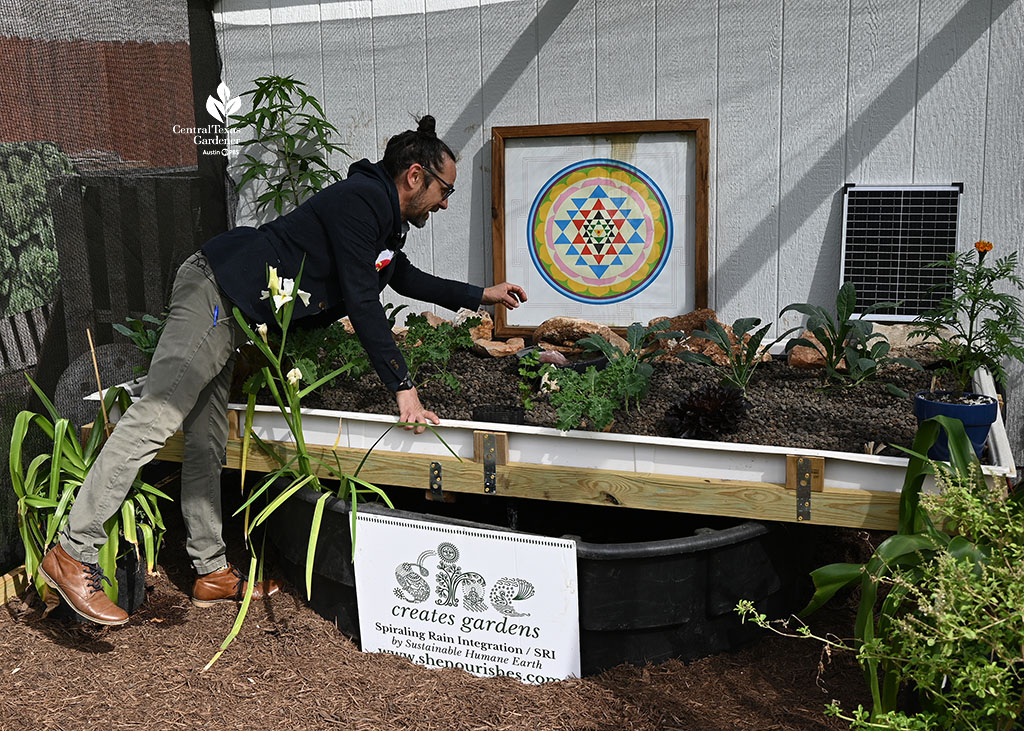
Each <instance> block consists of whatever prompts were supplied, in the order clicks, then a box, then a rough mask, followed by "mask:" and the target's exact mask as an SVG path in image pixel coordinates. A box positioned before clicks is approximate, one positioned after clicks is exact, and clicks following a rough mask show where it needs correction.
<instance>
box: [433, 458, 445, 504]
mask: <svg viewBox="0 0 1024 731" xmlns="http://www.w3.org/2000/svg"><path fill="white" fill-rule="evenodd" d="M443 498H444V494H443V493H442V492H441V463H440V462H431V463H430V499H431V500H442V499H443Z"/></svg>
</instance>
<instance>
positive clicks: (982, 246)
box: [974, 241, 992, 254]
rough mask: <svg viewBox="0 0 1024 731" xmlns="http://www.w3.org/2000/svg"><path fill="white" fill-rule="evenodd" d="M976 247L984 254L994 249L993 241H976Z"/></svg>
mask: <svg viewBox="0 0 1024 731" xmlns="http://www.w3.org/2000/svg"><path fill="white" fill-rule="evenodd" d="M974 248H975V249H977V250H978V253H979V254H984V253H986V252H989V251H992V242H991V241H975V242H974Z"/></svg>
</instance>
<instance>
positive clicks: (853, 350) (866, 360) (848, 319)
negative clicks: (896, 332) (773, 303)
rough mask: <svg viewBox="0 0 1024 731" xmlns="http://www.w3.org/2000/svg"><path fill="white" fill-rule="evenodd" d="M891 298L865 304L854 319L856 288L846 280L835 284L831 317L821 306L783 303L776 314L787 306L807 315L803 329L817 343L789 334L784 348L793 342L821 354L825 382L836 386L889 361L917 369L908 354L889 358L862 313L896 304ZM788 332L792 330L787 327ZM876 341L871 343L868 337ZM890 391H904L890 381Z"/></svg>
mask: <svg viewBox="0 0 1024 731" xmlns="http://www.w3.org/2000/svg"><path fill="white" fill-rule="evenodd" d="M896 304H897V303H895V302H878V303H876V304H873V305H871V306H870V307H868V308H867V309H866V310H864V312H863V313H862V314H861V315H859V316H858V317H857V318H856V319H854V317H853V313H854V310H855V309H856V308H857V290H856V288H855V287H854V286H853V283H852V282H846V283H845V284H844V285H843V286H842V287H840V288H839V293H838V294H837V295H836V316H835V317H833V316H832V315H831V313H829V312H828V310H826V309H825V308H823V307H818V306H817V305H812V304H809V303H806V302H803V303H795V304H791V305H788V306H787V307H785V308H784V309H783V310H782V312H780V313H779V315H780V316H781V315H784V314H785V313H787V312H789V311H790V310H794V311H796V312H800V313H803V314H805V315H807V329H808V330H810V331H811V333H812V334H813V335H814V337H815V338H816V339H817V341H818V342H817V343H815V342H813V341H811V340H808V339H806V338H793V339H792V340H790V341H789V342H788V343H786V351H787V352H788V351H789V350H791V349H792V348H794V347H795V346H797V345H802V346H804V347H807V348H813V349H814V350H816V351H818V353H820V354H821V356H822V358H823V359H824V361H825V370H824V373H823V376H824V379H825V382H826V383H827V384H833V385H839V386H856V385H859V384H860V383H863V382H864V380H866V379H868V378H873V377H874V376H875V375H876V374H877V372H878V369H879V368H880V367H882V366H886V365H889V364H892V363H900V364H902V365H905V366H908V367H910V368H916V369H917V370H920V369H921V366H920V364H918V362H917V361H915V360H912V359H911V358H890V357H889V356H888V352H889V343H888V341H886V339H885V336H884V335H882V334H881V333H876V332H872V331H873V329H874V325H872V323H871V322H869V321H868V320H865V319H864V317H865V316H867V315H870V314H871V313H873V312H877V311H878V310H881V309H885V308H890V307H896ZM790 332H792V331H790ZM876 339H877V340H878V342H875V343H872V342H871V341H872V340H876ZM888 388H889V390H890V391H891V392H893V393H895V394H896V395H899V396H906V394H905V393H904V392H902V391H900V390H899V389H897V388H896V387H895V386H892V385H891V384H889V385H888Z"/></svg>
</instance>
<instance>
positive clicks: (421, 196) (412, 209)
mask: <svg viewBox="0 0 1024 731" xmlns="http://www.w3.org/2000/svg"><path fill="white" fill-rule="evenodd" d="M426 197H427V196H426V192H425V191H420V192H419V193H417V194H416V197H415V198H413V199H412V201H411V202H410V203H409V213H408V214H406V217H405V220H406V221H408V222H409V223H410V224H411V225H413V226H415V227H416V228H423V227H424V226H426V225H427V219H428V218H429V217H430V207H429V206H427V205H426V203H425V201H426Z"/></svg>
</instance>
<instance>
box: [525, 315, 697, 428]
mask: <svg viewBox="0 0 1024 731" xmlns="http://www.w3.org/2000/svg"><path fill="white" fill-rule="evenodd" d="M668 326H669V323H668V321H667V320H663V321H661V322H659V323H655V324H654V325H651V326H649V327H644V326H643V325H641V324H640V323H638V322H635V323H633V324H632V325H630V326H629V327H628V328H627V329H626V343H627V344H628V346H629V352H628V353H624V352H623V351H622V349H621V348H619V347H618V346H616V345H613V344H612V343H610V342H609V341H608V340H607V339H606V338H604V337H602V336H600V335H597V334H596V333H595V334H591V335H588V336H587V337H585V338H583V339H582V340H579V341H577V343H576V344H577V345H580V346H582V347H584V348H586V349H587V350H590V351H594V352H598V353H602V354H603V355H604V356H605V357H606V358H608V365H607V366H606V367H605V368H604V370H600V371H599V370H597V369H596V368H594V366H590V367H588V368H587V370H586V371H585V372H583V373H577V372H576V371H574V370H572V369H571V368H556V367H555V366H552V365H549V366H546V367H545V368H544V369H543V371H542V372H543V373H545V374H547V375H548V378H549V379H551V380H552V381H553V382H554V385H555V389H556V390H553V391H552V393H551V395H550V397H549V400H550V401H551V405H552V406H554V407H555V409H556V410H557V411H558V421H557V426H558V428H559V429H562V430H563V431H567V430H569V429H575V428H577V427H578V426H579V425H580V423H581V422H582V421H583V418H584V417H586V418H587V419H588V420H589V421H590V422H591V423H592V424H593V426H594V428H595V429H598V430H601V429H604V428H605V427H607V426H608V425H609V424H610V423H611V421H612V414H613V412H614V411H615V409H616V408H618V407H619V406H624V407H625V408H627V409H628V408H629V402H630V401H631V400H632V401H633V402H634V403H635V404H636V405H637V408H639V402H640V400H641V399H642V398H644V396H646V395H647V392H648V391H649V390H650V388H651V374H652V373H653V372H654V368H653V366H652V365H651V363H650V361H651V360H653V359H654V358H655V357H657V356H658V355H661V354H662V353H663V352H664V351H663V350H660V349H655V347H654V346H655V345H656V343H657V341H658V340H659V339H663V338H672V337H679V335H680V333H678V332H669V331H668Z"/></svg>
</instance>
